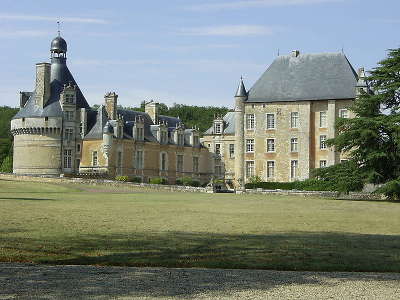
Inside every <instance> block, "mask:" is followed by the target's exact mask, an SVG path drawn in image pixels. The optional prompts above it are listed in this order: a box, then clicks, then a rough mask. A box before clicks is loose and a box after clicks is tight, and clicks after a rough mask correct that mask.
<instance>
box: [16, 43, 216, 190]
mask: <svg viewBox="0 0 400 300" xmlns="http://www.w3.org/2000/svg"><path fill="white" fill-rule="evenodd" d="M66 60H67V43H66V41H65V40H64V39H63V38H62V37H60V36H58V37H56V38H55V39H54V40H53V41H52V42H51V63H39V64H37V65H36V86H35V90H34V91H33V92H21V93H20V107H21V109H20V111H19V112H18V113H17V114H16V115H15V116H14V118H13V119H12V121H11V133H12V134H13V136H14V165H13V171H14V173H17V174H42V175H60V174H74V173H97V174H107V175H108V176H111V177H114V176H117V175H129V176H135V177H140V178H141V179H142V180H143V181H144V182H147V181H148V180H149V179H151V178H153V177H162V178H165V179H167V180H168V182H169V183H175V181H176V179H177V178H180V177H192V178H194V179H197V180H199V181H200V182H201V183H205V182H209V180H210V179H211V177H212V175H213V174H212V173H213V168H212V165H211V161H212V159H211V156H210V153H209V151H208V149H207V148H205V147H203V146H202V145H201V144H200V133H199V132H198V131H197V130H196V129H188V128H185V125H184V124H183V123H182V121H181V120H180V119H178V118H174V117H168V116H163V115H160V114H159V113H158V106H157V103H155V102H149V103H147V104H146V108H145V112H139V111H132V110H125V109H119V108H118V102H117V99H118V95H117V94H115V93H111V92H110V93H107V94H106V95H105V102H104V105H101V106H100V107H99V108H98V109H97V110H93V109H91V108H90V106H89V104H88V102H87V101H86V99H85V97H84V95H83V94H82V92H81V90H80V88H79V86H78V85H77V83H76V82H75V80H74V78H73V76H72V74H71V73H70V71H69V70H68V67H67V64H66Z"/></svg>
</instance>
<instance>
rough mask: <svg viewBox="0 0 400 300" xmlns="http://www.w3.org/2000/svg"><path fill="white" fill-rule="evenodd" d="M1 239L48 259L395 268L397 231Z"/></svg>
mask: <svg viewBox="0 0 400 300" xmlns="http://www.w3.org/2000/svg"><path fill="white" fill-rule="evenodd" d="M0 244H1V245H4V246H9V247H15V249H16V252H18V253H19V254H23V253H26V255H27V256H28V257H31V258H32V261H34V262H39V263H50V264H78V265H80V264H93V265H115V266H146V267H156V266H163V267H200V268H229V269H275V270H303V271H305V270H307V271H371V272H373V271H376V272H400V236H398V235H371V234H351V233H329V232H293V233H273V234H265V235H255V234H253V235H252V234H238V235H233V234H230V235H223V234H211V233H201V232H199V233H188V232H148V233H137V232H132V233H124V234H121V233H115V234H112V233H110V234H107V235H99V234H91V235H77V236H75V237H69V238H67V237H65V238H62V237H61V238H52V239H47V240H46V239H45V238H44V239H32V238H24V237H13V236H12V235H7V236H0ZM39 246H40V247H39ZM46 253H51V255H50V254H48V255H46ZM0 259H1V257H0ZM3 261H4V260H3Z"/></svg>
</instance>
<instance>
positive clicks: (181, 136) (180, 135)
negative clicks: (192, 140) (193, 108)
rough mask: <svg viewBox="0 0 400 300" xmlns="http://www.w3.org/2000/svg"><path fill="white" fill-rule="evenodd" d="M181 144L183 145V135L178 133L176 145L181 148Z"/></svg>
mask: <svg viewBox="0 0 400 300" xmlns="http://www.w3.org/2000/svg"><path fill="white" fill-rule="evenodd" d="M183 144H184V137H183V133H178V145H179V146H183Z"/></svg>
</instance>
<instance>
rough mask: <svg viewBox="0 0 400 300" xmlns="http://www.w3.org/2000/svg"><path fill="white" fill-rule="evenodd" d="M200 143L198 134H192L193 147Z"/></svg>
mask: <svg viewBox="0 0 400 300" xmlns="http://www.w3.org/2000/svg"><path fill="white" fill-rule="evenodd" d="M199 144H200V138H199V136H198V135H194V136H193V147H197V146H198V145H199Z"/></svg>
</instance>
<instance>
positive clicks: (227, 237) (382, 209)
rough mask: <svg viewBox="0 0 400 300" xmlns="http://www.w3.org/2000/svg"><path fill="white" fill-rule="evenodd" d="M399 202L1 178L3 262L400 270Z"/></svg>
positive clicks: (0, 249)
mask: <svg viewBox="0 0 400 300" xmlns="http://www.w3.org/2000/svg"><path fill="white" fill-rule="evenodd" d="M399 216H400V203H391V202H380V201H376V202H374V201H348V200H347V201H341V200H330V199H318V198H296V197H286V196H269V195H233V194H198V193H195V194H191V193H161V192H151V191H145V190H141V189H136V190H135V189H130V188H124V189H122V190H118V189H116V188H110V187H93V186H83V185H53V184H43V183H27V182H15V181H6V180H0V261H3V262H10V261H23V262H26V261H29V262H36V263H51V264H96V265H124V266H165V267H207V268H254V269H279V270H324V271H333V270H336V271H338V270H341V271H393V272H400V236H399V233H400V217H399Z"/></svg>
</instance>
